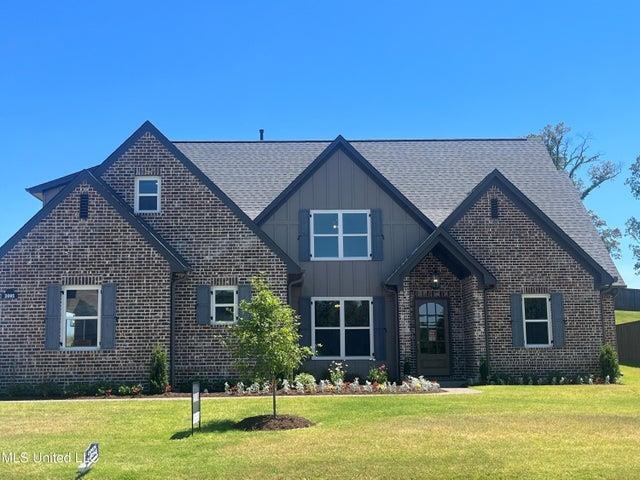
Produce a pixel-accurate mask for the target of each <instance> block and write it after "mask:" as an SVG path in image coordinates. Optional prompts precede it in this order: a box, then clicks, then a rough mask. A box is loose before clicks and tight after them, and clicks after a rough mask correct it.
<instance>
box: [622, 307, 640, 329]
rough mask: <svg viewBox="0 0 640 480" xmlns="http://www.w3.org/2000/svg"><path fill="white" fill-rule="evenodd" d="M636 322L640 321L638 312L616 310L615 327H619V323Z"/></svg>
mask: <svg viewBox="0 0 640 480" xmlns="http://www.w3.org/2000/svg"><path fill="white" fill-rule="evenodd" d="M638 320H640V312H632V311H628V310H616V325H620V324H621V323H629V322H636V321H638Z"/></svg>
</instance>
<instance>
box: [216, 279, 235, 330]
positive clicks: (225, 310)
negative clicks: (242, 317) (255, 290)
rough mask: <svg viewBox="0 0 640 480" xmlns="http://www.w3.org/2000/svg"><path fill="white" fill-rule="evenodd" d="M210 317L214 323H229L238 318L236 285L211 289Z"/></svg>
mask: <svg viewBox="0 0 640 480" xmlns="http://www.w3.org/2000/svg"><path fill="white" fill-rule="evenodd" d="M211 318H212V323H213V324H214V325H230V324H232V323H235V322H236V320H238V287H235V286H234V287H229V286H225V287H213V288H212V289H211Z"/></svg>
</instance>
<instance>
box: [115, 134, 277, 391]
mask: <svg viewBox="0 0 640 480" xmlns="http://www.w3.org/2000/svg"><path fill="white" fill-rule="evenodd" d="M144 175H155V176H159V177H161V179H162V181H161V182H162V183H161V192H162V193H161V213H142V214H140V216H141V217H143V218H144V219H145V220H146V221H147V222H148V223H149V224H150V225H151V226H152V227H153V228H154V229H155V230H156V231H157V232H158V233H159V234H160V235H161V236H162V238H163V239H165V240H166V241H168V242H169V243H170V244H171V245H173V246H174V248H176V249H177V250H178V251H179V252H180V254H181V255H182V256H183V257H184V258H185V259H186V260H187V261H188V262H189V264H190V265H191V271H190V272H188V273H187V274H186V275H184V276H182V277H181V278H179V279H177V280H176V284H175V294H174V302H175V303H174V311H175V319H174V320H175V330H174V338H175V340H174V341H175V343H174V369H175V383H176V384H180V383H182V382H184V381H187V380H189V379H192V378H206V379H210V380H211V379H219V380H222V379H225V378H228V377H229V376H233V375H234V372H233V368H232V360H231V358H230V356H229V354H228V352H227V350H226V348H225V347H224V345H223V343H222V340H221V336H223V335H224V333H225V331H226V328H227V327H225V326H220V325H218V326H205V325H198V324H197V323H196V316H195V312H196V297H195V291H196V286H197V285H199V284H206V285H237V284H240V283H248V282H249V280H250V279H251V277H253V276H255V275H258V274H261V273H263V274H265V275H266V278H267V281H268V282H269V283H270V284H271V286H272V288H273V289H274V291H275V292H276V293H277V294H278V295H279V296H280V298H281V299H282V300H283V301H286V299H287V269H286V266H285V264H284V262H283V261H282V260H281V259H280V258H279V257H278V256H277V255H276V254H275V253H273V252H272V251H271V250H270V249H269V248H268V247H267V246H266V245H265V244H264V243H263V242H262V241H261V240H260V239H259V238H258V237H257V236H256V235H255V234H254V233H253V232H252V231H251V230H250V229H249V228H248V227H247V226H246V225H245V224H244V223H242V222H241V221H240V220H239V219H238V218H237V217H236V216H235V215H234V213H233V212H232V211H231V210H230V209H229V208H228V207H227V206H226V205H225V204H224V203H223V202H222V201H221V200H220V199H219V198H217V197H216V196H215V195H214V193H213V192H212V191H211V190H210V189H209V188H208V187H207V186H206V185H204V184H203V183H202V182H201V181H199V179H197V178H196V177H195V176H194V175H193V174H192V173H191V172H190V171H189V170H188V169H187V168H186V167H185V166H184V165H183V164H182V163H181V162H180V161H178V160H177V159H176V158H175V157H174V156H173V155H172V154H171V153H170V152H169V151H167V150H166V149H165V147H164V146H163V145H162V144H161V143H160V142H159V141H158V139H156V138H155V137H154V136H153V135H152V134H150V133H146V134H144V135H143V136H142V137H141V138H140V139H139V140H138V141H137V142H136V143H135V144H134V145H133V146H132V147H131V148H130V149H129V150H128V151H127V152H125V153H124V154H123V155H122V156H121V157H120V158H119V159H118V160H116V161H115V162H114V163H113V164H112V165H111V166H110V167H109V168H108V169H107V170H106V171H105V172H104V173H103V175H102V179H103V180H104V181H105V182H107V183H108V184H109V185H110V186H111V187H112V188H113V189H114V190H115V191H116V192H117V193H118V194H119V195H120V196H121V197H122V198H123V199H124V200H125V201H126V202H127V203H128V204H129V205H130V206H131V207H132V208H133V203H134V195H135V190H134V188H135V187H134V179H135V177H136V176H144Z"/></svg>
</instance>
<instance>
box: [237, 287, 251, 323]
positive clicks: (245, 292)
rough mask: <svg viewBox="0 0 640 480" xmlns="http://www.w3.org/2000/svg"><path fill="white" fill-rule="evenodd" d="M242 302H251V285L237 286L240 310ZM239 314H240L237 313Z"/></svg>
mask: <svg viewBox="0 0 640 480" xmlns="http://www.w3.org/2000/svg"><path fill="white" fill-rule="evenodd" d="M242 300H246V301H247V302H249V301H251V285H250V284H248V283H243V284H240V285H238V308H240V302H242ZM239 314H240V312H238V315H239Z"/></svg>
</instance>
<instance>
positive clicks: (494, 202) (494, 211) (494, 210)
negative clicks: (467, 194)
mask: <svg viewBox="0 0 640 480" xmlns="http://www.w3.org/2000/svg"><path fill="white" fill-rule="evenodd" d="M499 216H500V210H499V208H498V199H497V198H492V199H491V218H498V217H499Z"/></svg>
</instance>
